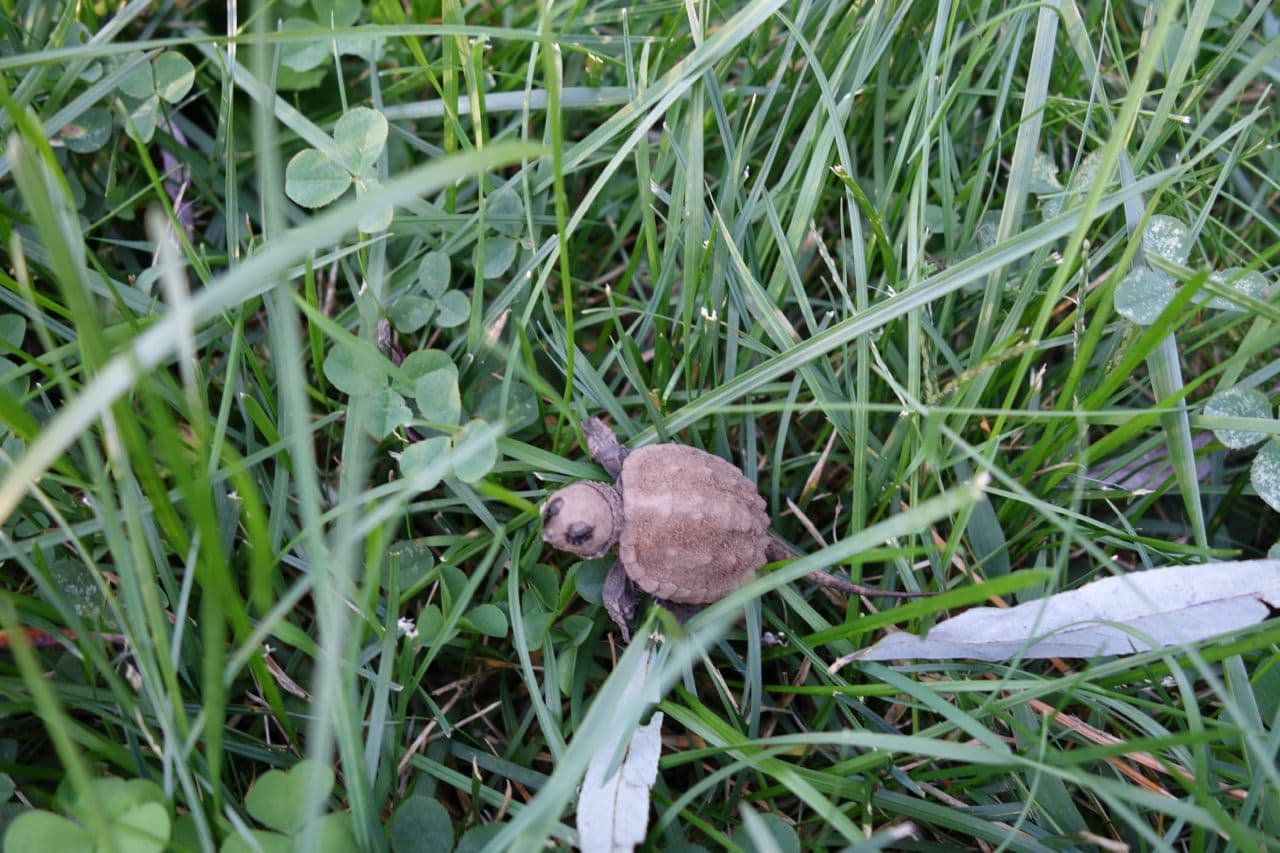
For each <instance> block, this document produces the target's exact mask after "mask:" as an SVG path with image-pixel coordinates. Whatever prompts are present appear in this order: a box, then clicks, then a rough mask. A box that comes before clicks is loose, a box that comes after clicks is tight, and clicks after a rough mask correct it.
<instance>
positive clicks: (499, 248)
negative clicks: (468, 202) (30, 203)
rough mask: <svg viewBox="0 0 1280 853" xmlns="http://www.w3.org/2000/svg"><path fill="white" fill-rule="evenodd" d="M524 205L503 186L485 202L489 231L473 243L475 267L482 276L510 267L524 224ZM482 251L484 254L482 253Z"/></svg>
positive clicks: (497, 274) (501, 271) (503, 270)
mask: <svg viewBox="0 0 1280 853" xmlns="http://www.w3.org/2000/svg"><path fill="white" fill-rule="evenodd" d="M523 215H524V204H523V202H521V201H520V196H518V195H516V194H515V192H514V191H513V190H510V189H508V188H506V187H503V188H502V189H500V190H498V191H496V192H494V193H493V194H492V195H490V196H489V197H488V198H487V199H485V203H484V221H485V225H486V227H487V230H488V232H489V233H487V234H486V235H485V238H484V240H483V241H482V242H480V243H477V244H476V253H477V254H476V259H475V260H476V266H477V267H478V268H479V269H480V271H481V273H482V274H483V275H484V277H485V278H497V277H498V276H500V275H502V274H503V273H505V272H506V271H507V270H508V269H510V268H511V264H512V263H513V262H514V261H515V259H516V251H517V250H518V249H519V247H520V246H519V243H517V241H516V238H517V237H518V236H519V234H520V229H521V227H522V225H523ZM481 251H483V256H481V254H480V253H481Z"/></svg>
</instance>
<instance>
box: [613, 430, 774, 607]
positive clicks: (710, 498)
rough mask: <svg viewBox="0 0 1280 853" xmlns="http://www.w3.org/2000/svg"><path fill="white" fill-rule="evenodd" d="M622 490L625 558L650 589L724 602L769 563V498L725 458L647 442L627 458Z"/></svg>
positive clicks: (683, 598) (682, 599) (670, 596)
mask: <svg viewBox="0 0 1280 853" xmlns="http://www.w3.org/2000/svg"><path fill="white" fill-rule="evenodd" d="M618 491H619V492H620V493H621V495H622V514H623V525H622V534H621V536H619V537H618V558H619V560H621V562H622V568H623V569H624V570H625V571H626V573H627V576H628V577H630V578H631V580H633V581H634V582H635V583H636V584H637V585H638V586H639V587H640V588H641V589H643V590H644V591H645V592H647V593H649V594H650V595H656V596H658V597H659V598H664V599H666V600H668V601H673V602H676V603H678V604H707V603H710V602H712V601H718V600H720V599H721V598H723V597H724V596H726V595H728V594H729V593H730V592H733V591H734V590H735V589H737V588H738V587H740V586H741V585H742V584H743V583H745V582H746V581H747V580H749V579H750V578H751V576H752V574H753V573H754V572H755V570H756V569H758V568H760V567H761V566H763V565H764V564H765V563H767V562H768V559H767V558H766V557H765V548H766V546H767V545H768V543H769V534H768V532H767V531H768V528H769V514H768V513H767V512H766V511H765V503H764V499H763V498H761V497H760V495H758V494H757V493H756V488H755V486H754V485H753V484H752V483H751V481H750V480H748V479H747V478H746V477H745V476H743V474H742V472H741V471H739V470H738V469H737V468H735V467H734V466H733V465H732V464H730V463H729V462H726V461H725V460H723V459H721V458H720V457H718V456H712V455H711V454H710V453H704V452H703V451H701V450H698V449H697V448H696V447H687V446H685V445H683V444H656V445H650V446H648V447H641V448H639V449H637V450H633V451H631V453H630V454H629V455H628V456H627V459H626V462H625V463H624V464H623V466H622V472H621V474H620V475H619V477H618Z"/></svg>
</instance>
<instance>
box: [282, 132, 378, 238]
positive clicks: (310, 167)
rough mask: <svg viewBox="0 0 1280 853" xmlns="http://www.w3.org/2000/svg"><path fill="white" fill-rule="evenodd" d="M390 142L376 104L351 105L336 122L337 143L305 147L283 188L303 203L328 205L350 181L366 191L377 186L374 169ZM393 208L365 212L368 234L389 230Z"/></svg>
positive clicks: (362, 223) (364, 227)
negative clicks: (370, 213) (371, 105)
mask: <svg viewBox="0 0 1280 853" xmlns="http://www.w3.org/2000/svg"><path fill="white" fill-rule="evenodd" d="M386 143H387V119H386V117H385V116H383V115H382V113H380V112H378V111H377V110H373V109H369V108H368V107H355V108H353V109H350V110H347V111H346V112H345V113H343V114H342V117H341V118H339V119H338V121H337V123H336V124H335V125H334V127H333V145H332V146H327V147H326V148H325V150H323V151H322V150H320V149H318V148H304V149H302V150H301V151H299V152H298V153H297V154H295V155H293V158H292V159H291V160H290V161H289V165H288V166H286V167H285V171H284V191H285V194H286V195H288V196H289V198H291V199H293V201H294V202H296V203H297V204H300V205H302V206H303V207H309V208H317V207H324V206H325V205H327V204H329V203H330V202H332V201H334V200H335V199H337V198H338V197H339V196H341V195H342V194H343V193H345V192H346V191H347V190H348V188H350V187H351V186H352V185H354V186H355V188H356V194H357V195H362V194H364V193H366V192H370V191H371V190H374V189H377V187H378V185H379V182H378V178H377V176H376V175H375V174H374V167H375V166H376V165H377V162H378V158H379V157H380V156H382V149H383V148H384V147H385V146H386ZM391 215H392V210H391V208H389V207H388V208H385V209H383V210H381V211H379V212H377V213H375V214H373V215H370V216H367V217H365V218H364V219H362V220H361V221H360V223H359V227H360V230H361V231H363V232H365V233H366V234H371V233H374V232H377V231H385V230H386V229H387V227H388V226H389V225H390V224H391Z"/></svg>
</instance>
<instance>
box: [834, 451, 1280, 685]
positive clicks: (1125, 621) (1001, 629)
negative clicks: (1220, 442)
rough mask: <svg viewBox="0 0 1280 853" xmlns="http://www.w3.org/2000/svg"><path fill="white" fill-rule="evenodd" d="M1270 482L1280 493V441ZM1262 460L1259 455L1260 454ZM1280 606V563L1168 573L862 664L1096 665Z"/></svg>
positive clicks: (946, 625)
mask: <svg viewBox="0 0 1280 853" xmlns="http://www.w3.org/2000/svg"><path fill="white" fill-rule="evenodd" d="M1271 446H1272V447H1273V448H1274V449H1275V451H1276V452H1275V456H1276V459H1275V468H1274V470H1273V473H1272V476H1273V477H1274V478H1275V482H1276V484H1277V486H1280V441H1277V442H1273V443H1272V445H1271ZM1259 455H1261V454H1259ZM1277 607H1280V560H1243V561H1235V562H1224V563H1202V564H1200V565H1191V566H1170V567H1167V568H1163V569H1152V570H1150V571H1145V572H1131V573H1129V574H1127V575H1120V576H1117V577H1110V578H1104V579H1102V580H1097V581H1093V582H1092V583H1088V584H1085V585H1084V586H1082V587H1080V588H1079V589H1075V590H1071V591H1069V592H1060V593H1058V594H1057V595H1051V596H1049V597H1048V598H1044V599H1041V600H1039V601H1028V602H1025V603H1023V604H1019V605H1017V606H1016V607H1009V608H997V607H975V608H973V609H971V610H966V611H965V612H964V613H961V614H960V615H959V616H956V617H955V618H953V619H947V620H946V621H944V622H940V623H938V624H937V625H935V626H934V627H933V630H931V631H930V632H929V633H928V635H927V636H925V637H917V636H915V635H913V634H907V633H899V634H890V635H889V636H887V637H885V638H884V639H882V640H881V641H880V642H878V643H876V644H875V645H874V646H871V647H870V648H868V649H866V650H864V651H862V652H860V653H858V655H857V656H856V657H857V658H860V659H862V660H953V659H961V658H963V659H970V660H981V661H1003V660H1008V659H1010V658H1014V657H1019V658H1023V659H1038V658H1054V657H1062V658H1094V657H1098V656H1100V655H1123V654H1131V653H1133V652H1144V651H1148V650H1150V649H1161V648H1171V647H1176V646H1181V645H1184V644H1187V643H1194V642H1197V641H1199V640H1203V639H1206V638H1208V637H1213V636H1216V635H1218V634H1225V633H1229V632H1233V631H1238V630H1240V629H1241V628H1244V627H1247V626H1249V625H1253V624H1255V623H1257V622H1261V621H1262V620H1264V619H1266V618H1268V617H1269V616H1270V615H1271V613H1272V611H1273V609H1274V608H1277Z"/></svg>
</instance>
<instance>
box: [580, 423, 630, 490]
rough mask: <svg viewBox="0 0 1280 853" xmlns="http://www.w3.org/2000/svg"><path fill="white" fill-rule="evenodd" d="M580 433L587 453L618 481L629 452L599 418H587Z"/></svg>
mask: <svg viewBox="0 0 1280 853" xmlns="http://www.w3.org/2000/svg"><path fill="white" fill-rule="evenodd" d="M582 432H583V434H584V435H585V436H586V437H587V452H588V453H590V454H591V458H592V459H594V460H596V461H597V462H599V463H600V466H601V467H602V468H604V470H605V471H608V472H609V476H610V477H613V478H614V479H615V480H616V479H618V475H619V474H620V473H622V463H623V462H626V461H627V453H628V452H629V451H628V450H627V449H626V448H625V447H623V446H622V445H621V444H619V443H618V437H617V436H616V435H614V434H613V430H611V429H609V427H608V426H607V425H606V424H605V422H604V421H602V420H600V419H599V418H587V419H586V420H585V421H583V422H582Z"/></svg>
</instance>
